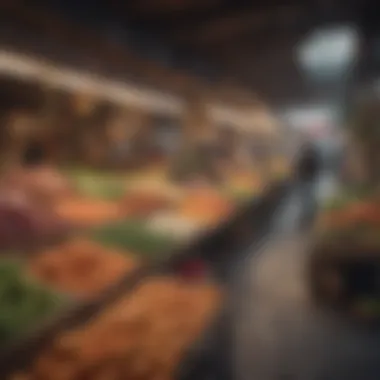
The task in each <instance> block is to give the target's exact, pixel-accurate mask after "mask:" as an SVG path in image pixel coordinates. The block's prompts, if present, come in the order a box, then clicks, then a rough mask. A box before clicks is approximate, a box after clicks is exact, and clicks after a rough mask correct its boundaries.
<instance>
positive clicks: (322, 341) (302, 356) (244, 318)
mask: <svg viewBox="0 0 380 380" xmlns="http://www.w3.org/2000/svg"><path fill="white" fill-rule="evenodd" d="M323 181H324V182H321V183H320V184H319V187H318V188H317V197H318V199H319V200H321V199H323V198H324V197H325V196H327V195H329V194H331V191H333V189H334V186H333V185H332V182H331V181H329V180H328V179H327V178H324V180H323ZM328 188H329V189H330V190H327V189H328ZM318 189H319V190H318ZM297 194H299V192H298V193H297ZM297 197H298V195H295V194H290V195H289V198H288V200H287V201H286V202H285V204H284V207H283V208H282V210H281V214H282V215H281V217H280V218H279V220H281V222H278V221H277V222H276V234H274V235H272V237H271V239H270V241H269V242H266V243H265V244H264V245H263V247H262V249H261V250H260V252H259V253H258V254H255V256H254V257H252V258H251V259H250V260H249V261H248V262H247V263H246V273H245V285H244V291H243V289H241V291H240V294H241V297H240V300H239V309H238V310H237V315H236V320H235V324H234V326H235V328H236V330H235V337H236V340H235V342H236V344H235V351H236V362H237V363H236V364H237V378H238V379H239V380H251V379H260V380H281V379H284V380H343V379H344V380H351V379H352V380H378V379H379V377H380V333H379V332H374V331H363V330H361V329H354V328H352V326H351V327H350V326H348V325H346V324H345V322H344V321H343V320H339V319H337V318H336V317H334V316H332V315H329V314H328V313H326V312H325V311H322V310H318V309H317V308H316V307H315V306H314V305H313V302H312V300H311V298H310V296H309V294H308V289H307V286H306V278H305V268H306V262H307V245H308V237H307V235H306V234H299V233H298V232H297V230H298V228H297V218H298V217H299V216H300V215H301V206H300V205H301V203H302V202H300V201H299V200H298V201H297Z"/></svg>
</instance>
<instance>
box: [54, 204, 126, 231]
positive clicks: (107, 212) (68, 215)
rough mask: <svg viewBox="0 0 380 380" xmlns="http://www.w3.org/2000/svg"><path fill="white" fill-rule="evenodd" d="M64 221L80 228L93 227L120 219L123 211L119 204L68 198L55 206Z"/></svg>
mask: <svg viewBox="0 0 380 380" xmlns="http://www.w3.org/2000/svg"><path fill="white" fill-rule="evenodd" d="M55 211H56V213H57V214H58V215H59V217H61V218H62V219H63V220H66V221H68V222H70V223H73V224H75V225H79V226H93V225H97V224H101V223H107V222H110V221H113V220H116V219H118V218H119V217H120V216H121V210H120V207H119V205H118V204H117V203H115V202H112V201H105V200H94V199H87V198H79V197H76V198H66V199H62V200H60V201H59V202H57V203H56V205H55Z"/></svg>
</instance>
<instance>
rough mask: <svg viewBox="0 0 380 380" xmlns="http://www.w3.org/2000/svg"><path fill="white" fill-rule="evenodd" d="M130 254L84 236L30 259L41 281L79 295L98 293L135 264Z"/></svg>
mask: <svg viewBox="0 0 380 380" xmlns="http://www.w3.org/2000/svg"><path fill="white" fill-rule="evenodd" d="M137 265H138V264H137V262H136V261H135V259H134V258H132V257H131V256H128V255H127V254H125V253H121V252H118V251H115V250H112V249H109V248H104V247H102V246H101V245H98V244H96V243H93V242H91V241H86V240H74V241H71V242H68V243H65V244H63V245H60V246H58V247H56V248H53V249H50V250H48V251H45V252H42V253H41V254H39V255H37V256H36V257H34V258H33V259H31V261H30V263H29V270H30V273H31V274H32V275H33V276H34V277H36V278H38V279H39V280H41V281H42V282H43V283H44V284H47V285H50V286H52V287H54V288H55V289H57V290H59V291H62V292H65V293H69V294H73V295H76V296H80V297H89V296H93V295H96V294H98V293H99V292H101V291H102V290H104V289H106V288H107V287H108V286H110V285H112V283H114V282H116V281H117V280H118V279H120V278H121V277H122V276H124V275H126V274H127V273H129V272H131V271H132V270H133V269H135V268H136V267H137Z"/></svg>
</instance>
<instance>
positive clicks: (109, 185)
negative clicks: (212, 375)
mask: <svg viewBox="0 0 380 380" xmlns="http://www.w3.org/2000/svg"><path fill="white" fill-rule="evenodd" d="M8 58H9V57H8ZM8 58H7V59H8ZM5 62H9V61H6V60H5V61H3V62H2V66H1V68H2V70H3V72H4V71H7V70H8V69H9V70H10V66H7V65H6V64H5ZM33 62H34V61H33ZM33 62H29V64H30V65H31V64H32V63H33ZM12 63H13V66H14V62H13V61H12ZM34 63H36V62H34ZM44 64H45V65H47V64H46V63H44ZM7 67H8V69H7ZM25 67H29V68H31V67H32V66H28V65H24V66H23V65H21V64H20V65H19V66H18V70H16V72H17V74H15V72H14V71H12V74H11V75H10V76H11V77H13V79H12V80H13V82H17V86H19V87H18V88H19V93H20V94H22V95H23V96H24V97H23V98H22V101H21V100H20V101H18V102H16V101H13V103H12V104H7V103H6V99H7V98H6V96H5V95H6V93H5V94H4V97H2V99H3V100H4V102H3V103H2V104H1V106H2V109H3V115H4V118H3V119H2V124H3V130H5V132H3V134H2V136H3V138H4V145H5V146H6V147H7V149H6V150H5V151H4V152H5V153H4V154H5V155H6V156H5V157H4V159H3V162H6V163H7V165H6V166H4V168H2V170H3V172H2V176H1V181H0V211H1V212H0V248H1V255H2V257H1V260H0V267H1V268H0V269H1V271H2V272H4V275H3V276H2V278H1V281H2V284H1V288H2V294H3V295H4V297H3V298H2V302H3V309H2V310H4V313H3V314H2V317H1V321H0V332H1V335H0V346H1V348H2V350H3V351H7V350H8V346H9V344H13V343H15V342H18V341H20V340H21V341H22V338H23V337H24V336H27V335H28V334H29V333H30V332H33V331H34V330H35V329H36V328H37V327H38V326H39V325H41V324H44V323H45V322H46V323H47V322H49V321H50V320H52V319H54V318H55V316H56V315H61V314H62V313H63V312H66V311H67V310H68V309H70V308H71V307H73V308H74V309H75V308H77V307H79V306H80V305H86V304H93V303H96V304H98V305H102V306H99V308H100V309H101V310H102V311H101V312H100V314H98V313H94V314H96V315H97V316H96V317H94V318H95V319H94V323H93V326H94V330H91V329H92V327H91V326H92V323H87V324H86V325H85V326H81V327H80V331H81V332H80V335H81V334H82V333H83V339H82V338H80V339H79V338H78V339H79V340H75V342H74V341H73V344H74V346H75V347H74V346H73V348H72V350H73V351H72V352H71V353H70V354H69V355H71V354H74V351H75V352H77V350H78V349H79V350H80V351H81V352H82V353H83V355H84V356H83V358H82V356H81V355H82V354H80V355H79V356H78V360H79V361H81V364H80V365H79V367H78V368H76V369H75V368H74V367H73V366H64V367H62V366H61V364H59V365H58V364H57V367H56V369H49V368H48V367H49V366H50V364H47V367H45V364H42V367H40V364H39V363H40V360H37V364H36V367H35V368H32V369H30V370H29V372H30V375H27V376H30V378H32V379H33V378H36V379H37V378H38V376H40V374H41V376H45V375H46V376H52V378H57V376H58V373H62V374H66V375H67V376H69V375H70V376H72V377H71V378H76V377H75V376H79V374H80V373H82V372H83V371H84V372H85V373H87V374H90V373H91V374H92V373H94V371H98V369H96V368H94V360H95V359H94V357H92V353H87V351H86V350H87V348H86V347H87V346H88V345H89V346H93V344H91V339H90V340H88V339H87V338H85V337H86V336H87V337H88V336H89V335H91V336H93V337H95V336H98V335H97V334H98V333H99V334H101V335H102V334H106V335H109V336H110V337H111V336H112V333H111V331H113V330H114V329H115V328H116V326H118V328H120V326H121V325H123V326H124V327H125V331H126V334H130V330H131V329H132V328H133V329H135V328H137V327H136V326H137V325H139V326H140V325H141V329H142V330H146V328H148V327H146V326H150V327H149V329H152V331H151V332H152V334H151V335H149V336H146V337H142V336H141V337H136V344H135V343H131V344H132V345H131V346H128V347H127V346H124V344H121V345H120V344H119V343H120V342H121V341H120V342H119V343H118V340H117V339H113V338H112V342H110V345H109V346H108V347H107V345H104V348H105V349H104V350H100V351H99V352H97V353H94V355H96V357H97V358H98V359H99V360H103V359H104V363H103V364H104V367H105V368H106V367H107V368H109V370H110V371H111V372H112V371H119V372H120V371H125V370H126V369H125V368H124V367H125V366H124V367H123V366H121V367H118V366H114V360H113V359H114V358H115V357H121V356H123V355H124V353H125V350H126V349H128V350H129V349H131V352H130V354H131V360H132V362H133V365H131V367H130V368H131V369H130V370H131V371H132V370H133V371H135V370H136V371H137V372H138V371H140V370H142V371H145V370H148V369H147V368H150V369H149V371H153V374H155V375H157V376H158V375H160V376H169V375H170V373H171V372H172V371H173V368H174V366H175V364H178V363H177V362H178V360H179V359H178V358H179V357H180V356H182V355H183V352H184V350H187V349H188V348H189V346H190V345H191V343H192V341H193V340H194V339H195V338H196V337H197V335H199V333H200V332H201V330H202V329H205V328H206V327H207V325H208V323H209V321H210V320H211V319H212V317H213V316H214V315H216V314H217V312H218V309H219V308H220V307H221V304H222V303H223V296H224V295H223V293H224V292H223V289H222V287H221V286H220V284H218V283H216V282H215V281H213V280H211V279H210V278H209V276H207V275H206V276H205V275H204V264H202V260H203V259H204V258H202V255H203V256H206V253H210V254H211V253H212V254H213V255H214V256H215V255H217V254H219V255H220V256H222V255H224V256H225V255H227V253H228V252H227V250H231V251H232V250H234V252H235V251H236V252H238V248H237V247H238V246H239V247H240V245H241V244H243V243H244V244H246V242H247V239H249V237H250V235H251V219H250V218H251V217H252V215H251V214H249V215H248V214H247V215H248V216H247V217H246V216H244V218H243V217H242V216H241V217H240V218H241V220H240V219H239V220H240V221H239V222H236V223H235V224H236V225H237V227H236V228H235V227H233V226H229V227H228V229H226V228H227V227H223V226H224V224H225V223H229V222H231V223H232V219H231V218H232V217H233V216H234V215H237V214H236V213H237V212H238V211H239V210H240V209H241V207H242V203H243V205H244V204H247V206H244V207H248V205H249V206H250V207H253V206H252V203H251V202H252V199H253V198H256V197H257V196H258V195H259V194H260V191H261V189H263V188H264V186H265V185H266V184H269V183H271V181H272V179H274V178H266V179H265V180H261V179H260V174H259V171H258V170H257V168H256V167H255V164H254V163H253V164H251V163H250V161H249V160H248V161H247V160H245V159H241V157H242V156H244V154H243V155H242V154H241V148H240V147H241V145H242V143H243V142H244V141H245V140H246V138H247V137H248V136H250V134H247V133H246V131H245V132H244V131H243V130H237V129H238V126H239V125H241V124H243V119H244V120H246V117H243V116H241V115H242V113H241V111H240V112H237V111H234V112H229V113H228V112H227V114H226V113H224V114H223V112H222V113H221V112H220V107H219V111H218V107H217V106H215V103H217V101H218V99H216V98H215V97H212V98H211V99H207V101H205V102H200V101H199V99H203V98H202V97H201V96H198V97H197V96H193V97H189V98H184V99H183V100H182V101H181V102H180V103H178V102H174V103H173V102H172V101H171V100H170V98H169V100H166V101H164V100H163V99H164V98H165V97H164V96H161V97H160V96H158V97H157V96H155V95H154V94H153V95H152V94H150V93H145V92H144V91H143V90H141V93H140V92H138V91H137V90H136V91H137V92H135V93H133V91H132V93H131V90H130V89H129V88H128V87H125V88H122V87H116V86H115V84H113V87H112V86H111V85H108V87H107V86H105V84H104V83H105V81H96V80H94V79H93V78H92V79H91V78H87V77H83V78H82V77H79V78H78V76H77V77H75V75H74V74H70V75H71V76H70V75H69V73H68V72H66V74H65V76H64V77H60V76H59V75H58V70H57V69H54V70H53V69H52V68H49V67H48V70H47V68H46V67H45V66H44V67H42V66H38V65H37V66H36V68H37V67H38V68H39V70H40V71H38V73H40V74H38V75H40V77H39V76H38V75H37V72H36V73H35V75H34V76H32V77H31V78H29V77H27V76H25V75H24V76H22V77H23V79H21V78H20V77H17V79H15V76H17V75H19V74H20V72H23V71H22V70H25ZM46 70H47V71H46ZM63 72H64V71H63ZM24 74H26V73H25V72H24ZM25 78H28V79H27V80H25ZM74 79H75V80H74ZM12 80H10V82H9V83H10V84H9V87H10V88H12V83H13V82H12ZM86 81H87V82H86ZM24 83H28V85H27V86H31V88H35V92H33V91H31V92H30V96H31V97H33V96H32V95H33V94H34V93H35V94H38V99H37V97H36V99H34V100H33V102H31V103H30V104H29V103H28V101H29V97H27V96H26V95H25V94H24V93H23V88H24V87H23V86H24ZM78 84H79V86H80V88H74V87H75V86H76V85H78ZM15 86H16V84H15ZM17 86H16V87H17ZM33 86H34V87H33ZM97 86H98V87H97ZM3 90H4V91H5V88H4V89H3ZM15 99H16V98H15ZM165 99H166V98H165ZM8 101H9V100H8ZM202 103H203V105H202ZM173 104H174V107H173ZM178 104H181V110H182V111H181V112H178V109H177V108H176V105H178ZM205 105H206V106H205ZM227 108H228V107H227ZM215 110H216V111H215ZM231 115H232V116H231ZM160 118H161V124H163V125H164V128H166V130H167V129H169V130H170V132H169V135H170V136H171V137H170V138H169V143H168V139H167V135H168V134H167V132H166V131H165V132H164V133H163V135H164V137H162V134H161V136H159V135H158V134H157V130H156V129H158V128H157V119H160ZM162 120H163V121H162ZM227 122H228V123H229V125H230V128H231V129H232V134H233V135H234V141H233V144H230V146H229V151H230V153H229V155H227V156H226V157H223V160H220V156H219V154H218V144H217V142H218V137H220V136H221V133H220V128H219V125H221V124H223V123H227ZM235 130H236V131H235ZM165 133H166V135H165ZM173 136H175V138H173ZM160 138H161V140H160ZM221 140H222V139H221ZM225 141H226V139H224V142H225ZM168 146H169V149H168ZM158 148H159V149H158ZM205 148H206V149H205ZM209 148H212V149H211V150H212V154H211V155H210V154H209V153H210V152H209V150H208V149H209ZM214 148H215V149H214ZM188 158H190V160H189V161H188ZM199 158H201V159H200V160H199ZM194 159H195V160H194ZM193 163H194V164H193ZM178 164H179V165H178ZM205 169H207V170H205ZM174 172H175V173H174ZM177 172H179V174H180V175H179V177H180V178H179V177H178V176H177V175H176V174H178V173H177ZM173 174H175V175H173ZM246 202H247V203H246ZM244 207H243V209H244ZM252 212H253V211H252ZM242 215H243V214H242ZM244 215H246V214H244ZM247 220H248V221H249V222H248V227H247ZM244 221H245V222H244ZM253 225H254V224H252V226H253ZM220 228H221V229H220ZM223 228H224V229H225V230H223ZM219 229H220V231H219ZM215 231H219V232H218V234H219V235H221V234H224V236H223V238H222V237H220V236H219V235H215V236H219V237H215V236H214V235H213V233H214V232H215ZM223 231H224V232H223ZM227 231H232V232H231V234H233V236H232V237H231V236H230V235H229V233H227ZM215 233H216V232H215ZM209 235H210V239H214V240H215V239H217V243H213V247H214V248H212V246H211V245H210V243H207V241H208V240H206V243H202V244H203V245H202V244H201V245H199V246H196V247H195V248H192V249H189V250H188V251H187V252H188V254H187V256H186V255H185V256H186V257H190V258H191V257H193V258H194V257H196V255H197V254H199V257H198V259H201V260H200V261H197V260H198V259H197V260H195V261H190V263H189V264H188V265H187V266H185V268H184V269H183V268H182V270H181V274H183V273H185V274H186V276H190V277H191V278H192V277H194V276H195V277H197V278H198V280H197V281H195V282H190V283H189V282H188V281H187V280H186V281H184V280H183V278H182V277H183V276H182V275H181V276H179V277H178V273H177V272H176V271H174V273H173V271H172V272H170V273H166V272H165V271H164V272H165V273H162V272H160V273H158V274H157V275H158V276H159V277H158V278H157V279H154V278H153V279H149V278H147V279H144V281H143V284H142V288H141V291H140V290H137V291H136V292H132V296H131V297H128V296H127V294H125V295H124V297H125V298H126V299H125V301H123V300H122V298H123V297H118V300H115V301H114V302H115V306H114V307H111V306H110V308H109V310H110V311H109V312H108V309H107V308H105V305H103V304H102V303H101V302H98V301H99V299H100V298H101V297H103V295H105V294H108V292H109V291H110V290H111V289H113V288H114V287H115V286H116V287H117V286H118V285H119V284H120V283H123V281H126V279H128V278H133V276H134V275H136V273H140V271H144V270H145V268H150V266H152V265H159V264H160V263H165V262H166V261H165V260H170V259H171V257H172V256H175V255H178V256H179V257H182V254H183V252H184V251H186V249H185V248H186V247H187V246H188V245H189V244H190V245H191V244H192V242H195V241H197V239H203V238H204V239H206V238H207V237H208V236H209ZM213 236H214V237H213ZM223 239H227V240H223ZM222 240H223V241H224V242H225V243H224V244H223V245H221V243H220V242H221V241H222ZM197 251H199V252H197ZM211 251H212V252H211ZM213 260H214V262H216V261H217V259H216V258H215V257H214V259H213ZM208 273H209V271H208V270H207V271H206V274H208ZM200 274H203V275H200ZM136 285H137V284H134V286H136ZM157 287H162V292H160V297H161V296H162V297H163V299H162V300H161V299H160V300H156V301H157V302H156V301H154V298H155V297H154V296H152V288H154V289H156V291H157ZM120 292H121V291H120ZM121 293H123V294H124V293H125V291H123V292H121ZM152 297H153V298H152ZM134 299H136V301H134ZM113 308H115V311H117V312H112V311H111V309H113ZM103 309H104V311H103ZM75 310H76V309H75ZM123 310H124V311H123ZM191 310H198V311H199V315H198V316H195V315H194V316H193V315H192V314H193V313H192V312H191ZM124 313H125V314H124ZM136 313H137V314H138V315H135V314H136ZM141 313H142V314H141ZM163 313H169V314H170V313H173V317H172V319H170V318H171V317H170V318H169V319H167V318H162V316H163ZM103 314H104V318H103V316H102V315H103ZM179 314H180V315H179ZM165 315H166V316H168V314H165ZM21 316H22V317H21ZM157 316H158V317H157ZM160 316H161V317H160ZM119 318H120V319H119ZM160 318H161V319H160ZM182 318H183V319H182ZM96 319H99V321H98V322H96V321H95V320H96ZM164 320H168V321H170V320H172V321H173V323H172V324H171V325H170V323H168V324H167V326H166V327H165V326H164V325H165V323H164V322H163V321H164ZM145 324H146V325H145ZM144 326H145V327H144ZM66 327H67V326H66ZM67 329H68V327H67V328H66V330H67ZM122 329H123V328H122ZM149 329H148V330H149ZM178 329H181V330H183V336H182V335H181V334H180V335H178V334H177V331H179V330H178ZM142 330H141V331H142ZM123 331H124V330H123ZM149 331H150V330H149ZM57 334H58V333H57ZM70 334H71V333H70ZM74 334H75V335H76V333H74ZM149 334H150V333H149ZM157 334H158V335H157ZM64 335H66V333H64ZM177 335H178V339H177V338H176V339H175V341H174V340H173V347H168V351H167V352H166V353H164V352H162V353H163V356H162V357H161V356H160V355H159V351H160V350H157V347H156V346H155V347H153V345H154V344H153V341H157V342H158V341H159V339H164V338H165V337H167V336H173V337H175V336H177ZM102 336H103V335H102ZM98 337H100V335H99V336H98ZM159 337H161V338H159ZM65 339H66V338H65ZM59 340H60V339H59ZM123 341H124V339H123ZM155 344H156V343H155ZM157 344H158V343H157ZM77 345H79V346H77ZM82 348H83V350H82ZM56 349H57V355H58V356H59V355H60V354H61V351H62V350H66V347H62V346H59V347H58V346H57V347H56V348H54V349H52V350H50V349H49V353H48V357H49V358H47V359H46V360H45V358H44V357H43V358H42V359H41V360H42V362H43V363H47V361H49V362H50V360H51V363H53V364H52V365H53V366H55V364H54V363H56V361H57V360H58V359H57V357H56V355H55V350H56ZM70 350H71V349H70ZM115 350H116V351H115ZM141 350H142V351H144V350H146V352H147V354H146V355H145V354H144V355H142V356H141V357H142V358H146V359H147V363H148V364H147V367H146V368H141V366H143V364H141V363H140V364H141V366H140V364H139V362H138V361H139V360H140V359H138V358H137V356H136V355H137V354H136V352H140V351H141ZM53 351H54V352H53ZM144 352H145V351H144ZM53 353H54V355H53V356H54V357H53V356H52V357H50V355H51V354H53ZM111 353H112V355H115V356H113V359H112V360H111V362H112V365H111V363H109V362H108V360H109V358H110V356H109V355H111ZM87 354H88V355H89V356H88V355H87ZM120 355H121V356H120ZM128 355H129V354H128ZM157 355H158V356H157ZM139 357H140V356H139ZM170 358H171V359H170ZM82 359H83V361H82ZM59 360H60V359H59ZM135 360H136V362H135ZM142 360H145V359H142ZM85 363H87V364H85ZM99 363H100V362H99ZM83 366H85V367H86V368H84V367H83ZM102 366H103V365H102ZM135 366H136V368H135ZM157 366H158V367H157ZM69 367H70V368H69ZM111 367H113V368H112V369H111ZM133 368H135V369H133ZM74 369H75V371H78V372H77V373H74V372H72V374H69V373H68V371H71V370H72V371H74ZM41 371H42V372H43V373H42V372H41ZM81 371H82V372H81ZM86 371H87V372H86ZM91 371H92V372H91ZM99 371H100V372H99V374H98V375H97V376H101V375H106V374H107V371H108V369H104V371H105V372H104V373H102V372H101V371H103V369H99ZM137 372H136V373H137ZM151 374H152V373H151V372H150V373H146V374H143V373H142V374H141V376H143V378H144V376H148V378H150V376H151ZM62 376H63V375H62ZM70 376H69V377H70Z"/></svg>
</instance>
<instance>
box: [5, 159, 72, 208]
mask: <svg viewBox="0 0 380 380" xmlns="http://www.w3.org/2000/svg"><path fill="white" fill-rule="evenodd" d="M1 187H2V188H5V189H9V190H18V191H22V192H24V193H25V194H27V196H28V197H30V198H31V199H33V201H34V202H35V203H39V204H42V205H50V204H52V203H54V202H55V201H56V200H57V199H60V198H64V197H66V196H68V195H70V194H72V193H73V187H72V186H71V183H70V181H68V179H67V178H66V177H64V176H63V175H62V174H61V173H59V172H58V171H56V170H55V169H53V168H51V167H49V166H39V167H35V168H26V169H22V168H20V169H18V170H13V171H12V172H9V173H6V174H5V175H4V176H3V178H2V183H1Z"/></svg>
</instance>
